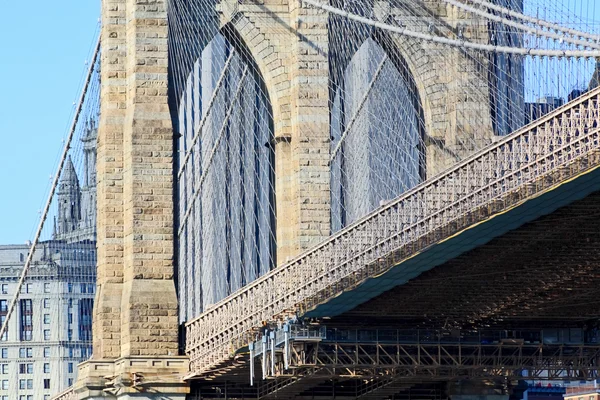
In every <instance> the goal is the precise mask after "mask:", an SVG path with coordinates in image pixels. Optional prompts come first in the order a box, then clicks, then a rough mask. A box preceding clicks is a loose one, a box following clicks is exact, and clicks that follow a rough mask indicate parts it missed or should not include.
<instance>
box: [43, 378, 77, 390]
mask: <svg viewBox="0 0 600 400" xmlns="http://www.w3.org/2000/svg"><path fill="white" fill-rule="evenodd" d="M69 386H71V385H69ZM44 389H50V379H44Z"/></svg>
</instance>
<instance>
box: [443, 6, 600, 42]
mask: <svg viewBox="0 0 600 400" xmlns="http://www.w3.org/2000/svg"><path fill="white" fill-rule="evenodd" d="M442 1H444V2H446V3H448V4H451V5H453V6H455V7H458V8H461V9H463V10H465V11H468V12H470V13H473V14H475V15H479V16H482V17H484V18H486V19H489V20H492V21H496V22H500V23H503V24H505V25H508V26H512V27H514V28H517V29H522V30H525V31H527V33H529V34H533V35H536V36H539V37H546V38H548V39H554V40H560V41H565V42H568V43H571V44H574V45H579V46H584V47H590V48H593V49H597V50H600V45H599V44H598V43H593V42H589V41H587V40H579V39H574V38H571V37H568V36H561V35H559V34H556V33H552V32H546V31H543V30H541V29H538V28H532V27H530V26H527V25H525V24H523V23H520V22H515V21H512V20H510V19H507V18H503V17H500V16H498V15H494V14H491V13H489V12H487V11H484V10H480V9H478V8H475V7H471V6H469V5H467V4H464V3H461V2H460V1H456V0H442Z"/></svg>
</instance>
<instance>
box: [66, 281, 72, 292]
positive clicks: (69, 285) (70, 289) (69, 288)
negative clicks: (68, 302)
mask: <svg viewBox="0 0 600 400" xmlns="http://www.w3.org/2000/svg"><path fill="white" fill-rule="evenodd" d="M67 292H69V293H73V284H72V283H71V282H69V283H67Z"/></svg>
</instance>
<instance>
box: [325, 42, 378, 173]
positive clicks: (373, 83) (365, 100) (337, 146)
mask: <svg viewBox="0 0 600 400" xmlns="http://www.w3.org/2000/svg"><path fill="white" fill-rule="evenodd" d="M387 59H388V57H387V54H386V55H385V56H384V57H383V59H382V60H381V62H380V63H379V65H378V66H377V70H376V71H375V74H374V75H373V79H371V82H369V87H368V88H367V90H366V91H365V94H364V96H363V97H362V99H361V100H360V103H359V104H358V107H357V108H356V111H355V112H354V115H352V119H350V122H349V123H348V126H346V129H344V133H342V135H341V136H340V140H339V142H338V143H337V145H336V146H335V149H333V152H332V153H331V158H330V159H329V162H330V163H331V162H332V161H333V160H334V159H335V157H336V155H337V153H338V152H339V151H340V148H341V147H342V144H343V143H344V140H345V139H346V136H348V133H349V132H350V129H352V126H354V123H355V122H356V119H357V118H358V114H360V112H361V110H362V108H363V106H364V105H365V103H366V102H367V98H368V97H369V94H370V93H371V90H372V89H373V86H375V82H376V81H377V78H379V75H380V74H381V71H382V70H383V66H384V64H385V62H386V61H387Z"/></svg>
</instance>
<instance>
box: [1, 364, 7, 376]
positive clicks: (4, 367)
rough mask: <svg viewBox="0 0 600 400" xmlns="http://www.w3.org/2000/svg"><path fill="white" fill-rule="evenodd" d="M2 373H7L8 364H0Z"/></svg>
mask: <svg viewBox="0 0 600 400" xmlns="http://www.w3.org/2000/svg"><path fill="white" fill-rule="evenodd" d="M1 369H2V375H6V374H8V364H2V368H1Z"/></svg>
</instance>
